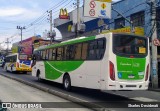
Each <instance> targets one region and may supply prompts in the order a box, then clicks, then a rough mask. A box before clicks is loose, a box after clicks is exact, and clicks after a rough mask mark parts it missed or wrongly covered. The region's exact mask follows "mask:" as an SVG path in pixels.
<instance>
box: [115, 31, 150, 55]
mask: <svg viewBox="0 0 160 111" xmlns="http://www.w3.org/2000/svg"><path fill="white" fill-rule="evenodd" d="M147 46H148V44H147V39H146V38H143V37H139V36H131V35H121V34H116V35H114V36H113V52H114V53H115V54H116V55H118V56H125V57H130V56H135V57H145V56H146V55H147V53H148V51H147V49H148V48H147Z"/></svg>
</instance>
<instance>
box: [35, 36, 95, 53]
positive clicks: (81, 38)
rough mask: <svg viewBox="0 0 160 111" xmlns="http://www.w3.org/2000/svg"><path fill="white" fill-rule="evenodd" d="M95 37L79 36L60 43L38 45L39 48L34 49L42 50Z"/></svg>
mask: <svg viewBox="0 0 160 111" xmlns="http://www.w3.org/2000/svg"><path fill="white" fill-rule="evenodd" d="M95 38H96V36H90V37H79V38H75V39H71V40H67V41H63V42H61V43H57V44H52V45H48V46H44V47H39V48H37V49H35V51H36V50H43V49H48V48H53V47H58V46H63V45H69V44H74V43H80V42H85V41H88V40H94V39H95Z"/></svg>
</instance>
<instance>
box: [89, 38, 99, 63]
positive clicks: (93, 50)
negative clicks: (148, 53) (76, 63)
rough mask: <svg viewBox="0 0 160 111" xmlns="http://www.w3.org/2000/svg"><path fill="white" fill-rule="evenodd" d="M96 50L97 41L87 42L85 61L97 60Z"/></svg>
mask: <svg viewBox="0 0 160 111" xmlns="http://www.w3.org/2000/svg"><path fill="white" fill-rule="evenodd" d="M96 49H97V40H94V41H91V42H89V48H88V57H87V59H89V60H95V59H97V55H96Z"/></svg>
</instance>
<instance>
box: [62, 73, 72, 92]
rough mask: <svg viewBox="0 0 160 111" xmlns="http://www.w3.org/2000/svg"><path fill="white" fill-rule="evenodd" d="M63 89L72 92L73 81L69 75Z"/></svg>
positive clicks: (65, 77) (64, 80)
mask: <svg viewBox="0 0 160 111" xmlns="http://www.w3.org/2000/svg"><path fill="white" fill-rule="evenodd" d="M63 87H64V89H65V90H67V91H70V90H71V79H70V77H69V75H65V76H64V78H63Z"/></svg>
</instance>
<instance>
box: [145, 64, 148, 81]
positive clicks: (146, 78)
mask: <svg viewBox="0 0 160 111" xmlns="http://www.w3.org/2000/svg"><path fill="white" fill-rule="evenodd" d="M148 76H149V64H148V66H147V69H146V77H145V81H147V80H148Z"/></svg>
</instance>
